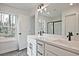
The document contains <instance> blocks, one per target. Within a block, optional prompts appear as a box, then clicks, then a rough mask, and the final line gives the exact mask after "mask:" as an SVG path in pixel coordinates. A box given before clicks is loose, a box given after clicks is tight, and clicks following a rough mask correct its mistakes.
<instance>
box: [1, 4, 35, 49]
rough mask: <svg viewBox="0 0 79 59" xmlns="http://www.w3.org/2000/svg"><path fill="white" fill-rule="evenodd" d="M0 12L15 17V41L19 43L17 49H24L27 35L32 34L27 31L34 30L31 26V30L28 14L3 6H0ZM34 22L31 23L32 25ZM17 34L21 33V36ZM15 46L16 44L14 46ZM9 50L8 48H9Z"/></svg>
mask: <svg viewBox="0 0 79 59" xmlns="http://www.w3.org/2000/svg"><path fill="white" fill-rule="evenodd" d="M0 12H4V13H9V14H14V15H16V16H17V20H16V21H17V34H16V37H15V39H16V40H17V41H18V43H19V47H17V48H19V49H20V50H21V49H24V48H26V47H27V35H29V34H31V32H32V33H33V31H31V32H30V31H29V30H30V29H33V30H34V27H33V25H32V28H31V25H30V24H31V22H30V21H31V20H32V19H30V17H31V16H30V15H29V13H28V11H22V10H19V9H17V8H13V7H10V6H5V5H3V4H0ZM33 22H34V21H32V23H33ZM19 33H22V35H19ZM15 46H16V44H15ZM9 48H10V47H9Z"/></svg>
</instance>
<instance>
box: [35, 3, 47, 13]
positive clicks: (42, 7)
mask: <svg viewBox="0 0 79 59" xmlns="http://www.w3.org/2000/svg"><path fill="white" fill-rule="evenodd" d="M46 7H47V5H44V4H40V5H38V7H37V11H38V12H41V13H42V12H43V10H44V11H46Z"/></svg>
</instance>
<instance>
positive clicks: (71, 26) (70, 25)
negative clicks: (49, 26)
mask: <svg viewBox="0 0 79 59" xmlns="http://www.w3.org/2000/svg"><path fill="white" fill-rule="evenodd" d="M68 32H72V33H73V35H75V34H76V33H77V32H78V20H77V16H76V14H71V15H67V16H65V34H66V35H67V34H68Z"/></svg>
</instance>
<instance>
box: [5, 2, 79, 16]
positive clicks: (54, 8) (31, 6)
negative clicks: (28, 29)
mask: <svg viewBox="0 0 79 59" xmlns="http://www.w3.org/2000/svg"><path fill="white" fill-rule="evenodd" d="M5 4H6V5H8V6H11V7H14V8H18V9H20V10H23V11H27V12H29V13H31V14H34V12H35V9H36V7H37V6H38V5H39V3H5ZM77 5H79V4H73V6H77ZM70 7H72V6H70V5H69V3H49V5H48V6H47V7H46V8H47V10H46V12H43V13H41V14H42V15H44V16H50V17H55V16H60V15H61V14H62V11H63V10H65V9H66V8H70ZM47 12H49V14H47Z"/></svg>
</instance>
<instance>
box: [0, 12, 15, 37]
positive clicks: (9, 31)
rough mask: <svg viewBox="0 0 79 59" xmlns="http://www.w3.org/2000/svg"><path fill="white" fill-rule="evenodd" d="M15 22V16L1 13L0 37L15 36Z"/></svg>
mask: <svg viewBox="0 0 79 59" xmlns="http://www.w3.org/2000/svg"><path fill="white" fill-rule="evenodd" d="M15 20H16V16H15V15H11V14H5V13H0V36H8V37H14V36H15V23H16V22H15Z"/></svg>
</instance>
